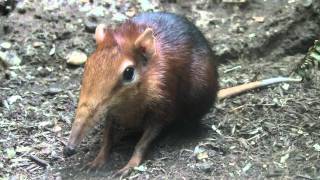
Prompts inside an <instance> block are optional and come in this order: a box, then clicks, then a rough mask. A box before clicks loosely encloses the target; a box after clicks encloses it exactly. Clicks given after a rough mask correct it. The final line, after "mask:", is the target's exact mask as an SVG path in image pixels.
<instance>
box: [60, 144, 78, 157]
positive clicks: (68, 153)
mask: <svg viewBox="0 0 320 180" xmlns="http://www.w3.org/2000/svg"><path fill="white" fill-rule="evenodd" d="M75 153H76V150H75V148H74V147H70V146H65V147H64V149H63V155H64V156H65V157H69V156H72V155H74V154H75Z"/></svg>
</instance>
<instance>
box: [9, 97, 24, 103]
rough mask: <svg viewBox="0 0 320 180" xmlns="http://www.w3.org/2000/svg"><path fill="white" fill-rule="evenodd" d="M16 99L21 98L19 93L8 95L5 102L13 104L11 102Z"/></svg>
mask: <svg viewBox="0 0 320 180" xmlns="http://www.w3.org/2000/svg"><path fill="white" fill-rule="evenodd" d="M18 99H22V98H21V96H19V95H14V96H10V97H9V98H8V99H7V102H8V103H9V104H13V103H15V102H16V101H17V100H18Z"/></svg>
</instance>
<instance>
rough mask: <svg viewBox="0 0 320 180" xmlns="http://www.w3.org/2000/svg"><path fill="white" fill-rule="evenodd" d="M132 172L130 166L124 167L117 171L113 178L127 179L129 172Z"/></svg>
mask: <svg viewBox="0 0 320 180" xmlns="http://www.w3.org/2000/svg"><path fill="white" fill-rule="evenodd" d="M132 171H133V167H130V166H125V167H124V168H122V169H120V170H119V171H117V172H116V173H115V174H114V175H113V177H114V178H115V177H120V179H122V178H125V177H128V176H129V175H130V174H131V172H132Z"/></svg>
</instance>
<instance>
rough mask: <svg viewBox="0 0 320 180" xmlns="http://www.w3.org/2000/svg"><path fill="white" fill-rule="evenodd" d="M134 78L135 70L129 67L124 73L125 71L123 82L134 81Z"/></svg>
mask: <svg viewBox="0 0 320 180" xmlns="http://www.w3.org/2000/svg"><path fill="white" fill-rule="evenodd" d="M133 76H134V68H133V67H127V68H126V69H125V70H124V71H123V80H124V81H126V82H130V81H132V80H133Z"/></svg>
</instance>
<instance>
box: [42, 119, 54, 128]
mask: <svg viewBox="0 0 320 180" xmlns="http://www.w3.org/2000/svg"><path fill="white" fill-rule="evenodd" d="M38 126H39V127H40V128H52V127H54V121H51V120H49V121H41V122H39V124H38Z"/></svg>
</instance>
